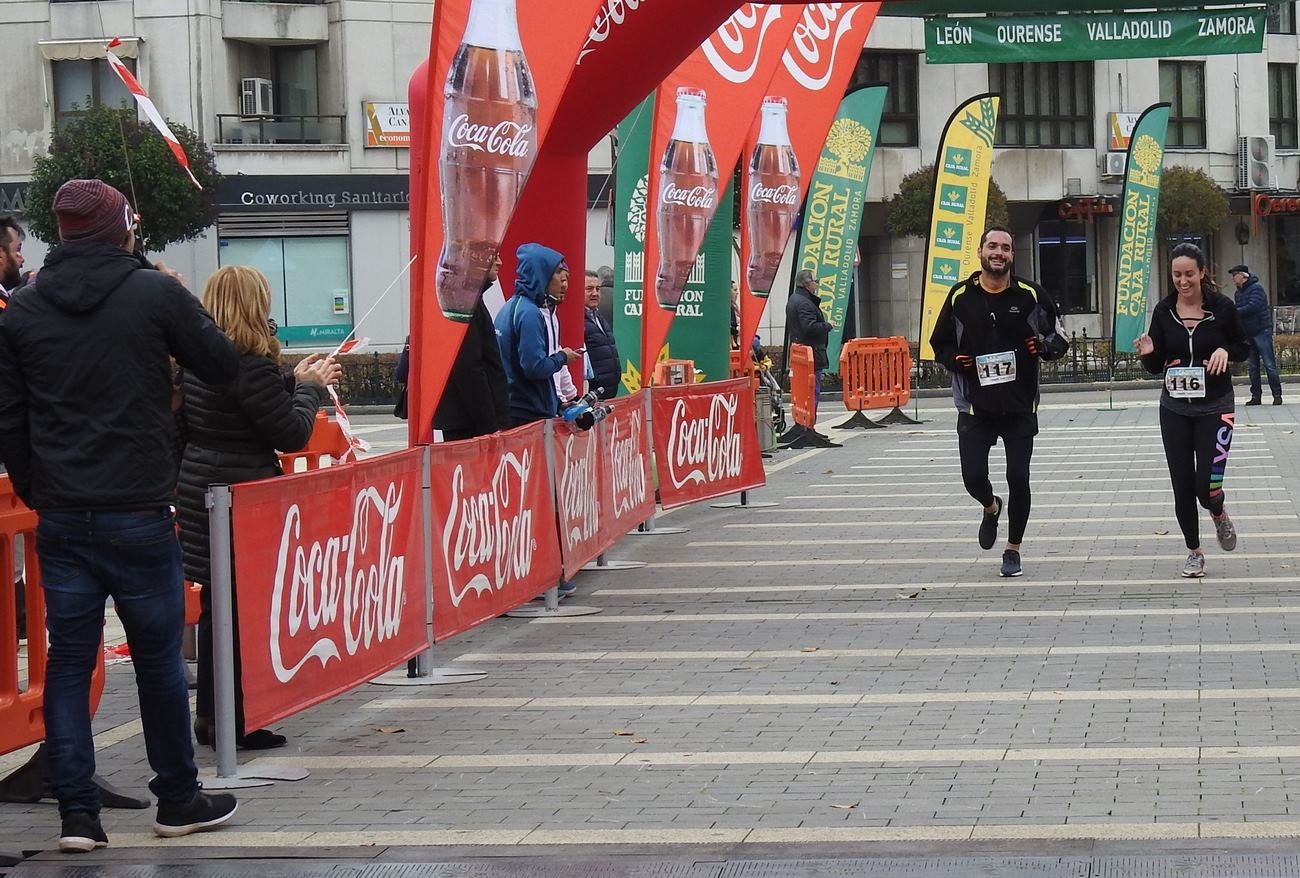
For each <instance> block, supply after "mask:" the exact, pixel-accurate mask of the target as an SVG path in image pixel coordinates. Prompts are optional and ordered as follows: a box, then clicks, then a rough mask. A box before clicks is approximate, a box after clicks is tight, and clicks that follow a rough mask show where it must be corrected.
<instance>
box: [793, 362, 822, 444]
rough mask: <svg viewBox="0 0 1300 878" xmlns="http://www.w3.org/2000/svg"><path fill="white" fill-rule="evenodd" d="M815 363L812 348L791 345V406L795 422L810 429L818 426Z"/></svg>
mask: <svg viewBox="0 0 1300 878" xmlns="http://www.w3.org/2000/svg"><path fill="white" fill-rule="evenodd" d="M813 363H814V360H813V349H812V348H810V347H808V346H807V345H802V344H792V345H790V407H791V408H792V409H793V410H794V422H795V423H796V424H799V425H800V426H802V427H807V428H808V429H809V430H811V429H813V428H815V427H816V426H817V387H816V381H817V373H816V372H815V371H814V370H813Z"/></svg>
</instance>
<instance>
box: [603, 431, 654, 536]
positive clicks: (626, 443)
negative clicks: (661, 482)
mask: <svg viewBox="0 0 1300 878" xmlns="http://www.w3.org/2000/svg"><path fill="white" fill-rule="evenodd" d="M644 424H645V419H644V417H643V415H642V413H641V411H640V410H639V409H633V410H632V411H631V412H630V413H629V414H628V416H627V417H626V418H611V421H610V428H609V432H610V447H609V466H610V473H611V475H612V477H613V478H612V482H613V485H612V487H613V493H614V518H615V519H620V518H622V517H623V516H624V515H626V514H627V513H629V512H633V511H635V510H638V509H640V508H641V506H642V504H644V503H645V501H646V497H647V495H648V494H647V488H646V475H645V451H644V436H645V430H644ZM624 430H626V431H627V435H626V436H624V435H623V431H624Z"/></svg>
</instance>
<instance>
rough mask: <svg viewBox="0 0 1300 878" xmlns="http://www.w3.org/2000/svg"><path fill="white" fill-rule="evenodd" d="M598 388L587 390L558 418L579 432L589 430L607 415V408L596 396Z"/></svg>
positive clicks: (561, 412)
mask: <svg viewBox="0 0 1300 878" xmlns="http://www.w3.org/2000/svg"><path fill="white" fill-rule="evenodd" d="M599 391H600V388H597V389H595V390H589V391H587V393H585V394H584V395H582V396H580V397H578V398H577V399H575V400H574V401H573V402H571V403H567V404H566V405H565V406H564V408H563V409H562V410H561V411H560V417H562V418H564V420H566V421H568V422H569V423H570V424H573V425H574V426H575V427H577V428H578V429H579V430H590V429H591V428H592V427H594V426H596V424H598V423H600V422H601V421H603V420H605V418H606V417H607V416H608V415H609V406H607V405H605V403H603V402H601V400H600V397H599V396H598V395H597V394H598V393H599Z"/></svg>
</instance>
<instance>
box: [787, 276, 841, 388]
mask: <svg viewBox="0 0 1300 878" xmlns="http://www.w3.org/2000/svg"><path fill="white" fill-rule="evenodd" d="M785 328H786V331H788V332H789V333H790V341H791V342H793V343H794V344H803V345H807V346H808V347H810V348H812V351H813V368H814V369H815V370H817V371H818V372H820V371H822V370H823V369H827V368H829V367H830V360H828V359H827V358H826V342H827V340H828V339H829V338H830V335H831V331H832V330H833V329H835V327H834V326H833V325H832V324H831V322H830V321H829V320H827V319H826V315H825V314H824V313H823V312H822V307H821V299H819V298H818V297H817V296H816V295H815V294H813V293H810V292H809V291H808V290H806V289H804V288H803V287H795V289H794V290H793V291H792V292H791V293H790V298H789V299H787V300H786V303H785Z"/></svg>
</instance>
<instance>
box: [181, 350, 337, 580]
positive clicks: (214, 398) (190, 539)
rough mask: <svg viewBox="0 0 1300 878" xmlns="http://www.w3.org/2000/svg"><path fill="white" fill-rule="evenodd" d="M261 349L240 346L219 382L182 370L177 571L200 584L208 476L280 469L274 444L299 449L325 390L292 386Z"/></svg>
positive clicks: (204, 574) (242, 477)
mask: <svg viewBox="0 0 1300 878" xmlns="http://www.w3.org/2000/svg"><path fill="white" fill-rule="evenodd" d="M289 386H290V384H289V382H288V381H287V380H286V378H285V377H284V375H283V374H282V373H281V371H280V367H279V366H278V365H276V363H275V361H273V360H271V359H270V358H269V357H261V356H257V355H254V354H244V355H242V356H241V357H240V358H239V377H238V378H237V379H235V381H234V382H233V383H231V384H230V385H228V386H225V387H218V386H213V385H210V384H205V383H204V382H203V381H200V380H199V378H198V376H196V375H194V374H193V373H191V372H189V371H187V372H186V373H185V375H184V387H185V401H184V404H183V405H182V406H181V411H180V415H181V417H180V421H181V429H182V430H183V438H184V440H185V453H184V454H183V455H182V457H181V470H180V481H179V485H178V487H177V495H178V504H177V505H178V508H179V511H180V522H181V548H182V550H183V551H184V555H185V576H186V578H187V579H189V580H190V581H191V582H197V583H201V584H204V585H206V584H208V583H209V582H210V581H211V572H210V568H209V564H208V559H209V553H208V510H207V508H206V506H205V503H204V496H205V495H206V493H207V490H208V486H209V485H212V484H231V485H233V484H236V483H238V482H248V481H252V480H254V479H264V478H268V477H270V476H277V475H280V461H279V458H278V457H277V456H276V451H277V450H279V451H300V450H302V448H303V447H304V446H306V444H307V440H309V439H310V438H311V432H312V427H313V424H314V421H315V418H316V411H317V409H319V408H320V406H321V404H322V403H323V402H324V401H325V399H326V398H327V395H326V392H325V389H324V388H322V387H318V386H317V385H315V384H299V385H298V386H297V388H296V389H294V390H293V391H292V392H290V390H289Z"/></svg>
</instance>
